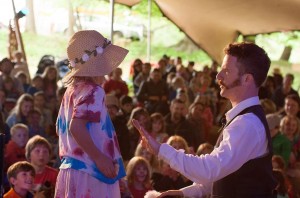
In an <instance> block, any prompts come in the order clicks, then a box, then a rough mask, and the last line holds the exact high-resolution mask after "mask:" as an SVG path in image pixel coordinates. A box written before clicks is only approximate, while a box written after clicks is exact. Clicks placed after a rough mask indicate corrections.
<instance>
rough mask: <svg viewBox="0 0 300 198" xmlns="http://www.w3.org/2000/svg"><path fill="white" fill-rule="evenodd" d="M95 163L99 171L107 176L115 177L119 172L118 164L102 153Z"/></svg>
mask: <svg viewBox="0 0 300 198" xmlns="http://www.w3.org/2000/svg"><path fill="white" fill-rule="evenodd" d="M95 163H96V165H97V168H98V169H99V170H100V172H101V173H103V174H104V175H105V176H106V177H108V178H114V177H116V176H117V174H118V172H119V167H118V164H117V163H116V162H114V161H113V160H112V159H110V158H109V157H107V156H106V155H104V154H101V156H100V157H98V158H97V159H96V160H95Z"/></svg>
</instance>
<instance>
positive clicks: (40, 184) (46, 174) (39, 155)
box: [25, 135, 58, 197]
mask: <svg viewBox="0 0 300 198" xmlns="http://www.w3.org/2000/svg"><path fill="white" fill-rule="evenodd" d="M25 154H26V158H27V160H28V161H29V162H30V163H31V164H32V166H33V167H34V169H35V173H36V175H35V178H34V185H35V186H34V190H35V191H36V192H39V191H43V190H45V191H47V192H44V194H45V195H46V194H47V195H52V196H50V197H53V194H54V187H55V183H56V178H57V175H58V171H57V170H55V169H54V168H51V167H49V166H47V164H48V163H49V160H50V157H51V154H52V148H51V145H50V143H49V142H48V141H47V140H46V139H45V138H43V137H41V136H39V135H36V136H34V137H32V138H30V140H29V141H28V142H27V144H26V153H25Z"/></svg>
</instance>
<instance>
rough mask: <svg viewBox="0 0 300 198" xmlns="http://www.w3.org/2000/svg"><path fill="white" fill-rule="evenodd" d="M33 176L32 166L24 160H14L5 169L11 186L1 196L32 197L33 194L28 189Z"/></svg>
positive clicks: (13, 197)
mask: <svg viewBox="0 0 300 198" xmlns="http://www.w3.org/2000/svg"><path fill="white" fill-rule="evenodd" d="M34 176H35V171H34V168H33V166H32V165H31V164H30V163H28V162H26V161H20V162H16V163H14V164H13V165H11V166H10V167H9V168H8V171H7V177H8V180H9V183H10V185H11V188H10V190H9V191H8V192H7V193H6V194H5V195H4V197H3V198H33V194H31V193H30V191H31V190H32V187H33V180H34Z"/></svg>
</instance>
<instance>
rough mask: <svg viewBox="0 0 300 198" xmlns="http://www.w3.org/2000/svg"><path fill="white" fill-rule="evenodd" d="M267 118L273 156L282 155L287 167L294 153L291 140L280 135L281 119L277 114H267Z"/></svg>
mask: <svg viewBox="0 0 300 198" xmlns="http://www.w3.org/2000/svg"><path fill="white" fill-rule="evenodd" d="M266 118H267V122H268V126H269V129H270V134H271V138H272V146H273V154H274V155H280V156H281V157H282V158H283V159H284V161H285V166H286V167H287V165H288V164H289V159H290V154H291V152H292V145H291V142H290V141H289V139H288V138H287V137H286V136H285V135H283V134H282V133H280V129H279V128H280V120H281V117H280V115H278V114H276V113H272V114H267V115H266Z"/></svg>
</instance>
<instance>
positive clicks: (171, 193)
mask: <svg viewBox="0 0 300 198" xmlns="http://www.w3.org/2000/svg"><path fill="white" fill-rule="evenodd" d="M165 196H183V193H182V192H181V191H180V190H168V191H166V192H163V193H161V194H160V195H159V196H158V197H157V198H162V197H165Z"/></svg>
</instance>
